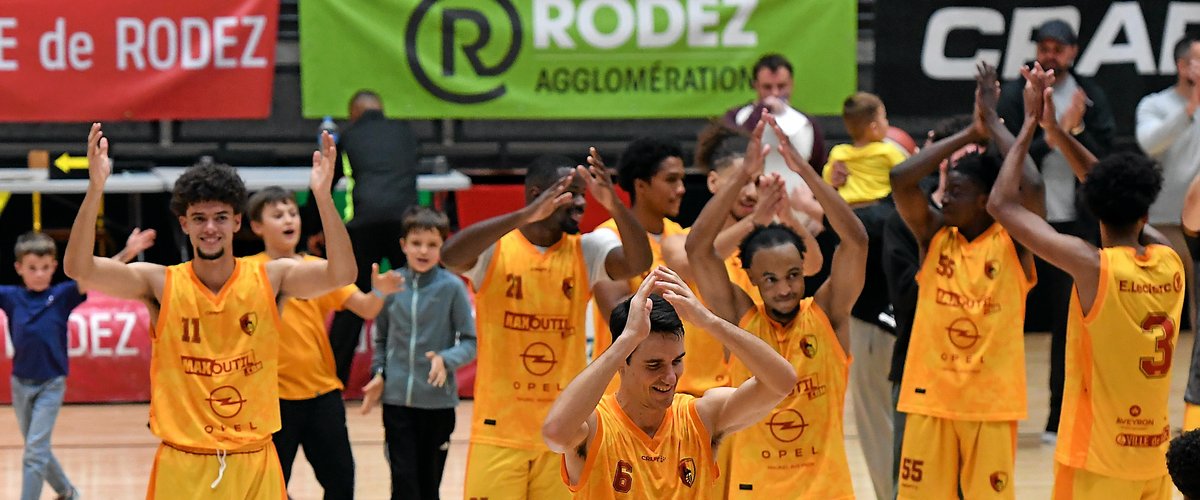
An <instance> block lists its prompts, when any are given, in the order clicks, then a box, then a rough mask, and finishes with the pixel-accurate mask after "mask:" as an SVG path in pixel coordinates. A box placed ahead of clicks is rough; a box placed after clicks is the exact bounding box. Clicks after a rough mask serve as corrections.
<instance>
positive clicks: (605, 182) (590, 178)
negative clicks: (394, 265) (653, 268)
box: [443, 148, 654, 309]
mask: <svg viewBox="0 0 1200 500" xmlns="http://www.w3.org/2000/svg"><path fill="white" fill-rule="evenodd" d="M588 152H589V153H591V154H589V155H588V157H587V161H588V167H587V168H584V167H583V165H580V166H578V167H576V171H577V173H578V175H579V176H580V177H583V180H584V181H586V182H587V188H588V191H589V192H590V193H592V196H593V197H595V198H596V201H598V202H600V205H601V206H603V207H604V209H605V210H608V213H609V214H611V215H612V218H613V221H614V222H616V223H617V232H619V233H620V234H621V246H620V247H617V248H615V249H613V250H612V251H611V252H609V253H608V256H607V257H605V259H604V269H605V270H606V271H608V277H609V278H611V279H614V280H623V279H629V278H632V277H634V276H637V275H639V274H642V273H644V272H646V270H647V269H650V264H651V263H652V262H653V261H654V254H653V253H651V251H650V240H649V239H648V237H647V236H646V228H644V227H642V224H641V223H640V222H638V220H637V217H634V216H633V212H630V211H629V208H628V207H626V206H625V204H624V203H621V199H620V198H618V197H617V192H616V191H615V190H614V189H613V183H612V174H610V173H609V171H608V168H607V167H605V166H604V160H603V159H602V158H600V153H599V152H597V151H596V148H590V149H589V150H588ZM443 255H444V253H443ZM610 309H611V308H610Z"/></svg>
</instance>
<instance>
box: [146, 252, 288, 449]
mask: <svg viewBox="0 0 1200 500" xmlns="http://www.w3.org/2000/svg"><path fill="white" fill-rule="evenodd" d="M281 331H282V326H281V325H280V321H279V312H278V311H277V310H276V305H275V292H274V290H272V288H271V282H270V280H268V279H267V271H266V264H264V263H261V262H260V263H254V262H249V261H247V260H246V259H237V260H236V264H235V266H234V269H233V274H232V275H230V276H229V280H228V281H226V282H225V286H224V287H222V288H221V291H220V293H217V294H214V293H212V291H211V290H209V289H208V287H206V286H204V284H203V283H201V282H200V279H199V278H198V277H196V273H195V272H194V271H193V269H192V263H191V262H185V263H183V264H179V265H175V266H171V267H168V268H167V269H166V277H165V279H164V283H163V293H162V307H161V309H160V310H159V313H158V322H157V323H156V324H155V328H154V332H155V334H154V336H153V348H152V355H151V358H150V386H151V396H150V430H151V431H152V432H154V435H156V436H158V437H159V438H161V439H162V440H163V441H166V442H169V443H172V444H176V445H180V446H185V447H191V448H201V449H224V450H236V449H238V448H242V447H246V446H251V445H256V444H261V443H262V442H263V441H269V440H270V439H271V433H273V432H275V431H277V430H279V381H278V379H277V376H276V375H277V373H278V356H279V335H280V332H281Z"/></svg>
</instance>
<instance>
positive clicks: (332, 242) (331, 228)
mask: <svg viewBox="0 0 1200 500" xmlns="http://www.w3.org/2000/svg"><path fill="white" fill-rule="evenodd" d="M321 141H322V147H321V151H318V152H314V153H313V167H312V175H311V179H310V181H309V182H310V187H311V188H312V190H313V193H314V197H315V198H314V201H315V203H316V204H317V208H318V210H319V212H320V215H321V221H322V223H323V224H324V227H325V237H326V240H325V241H326V248H327V250H328V254H329V260H327V261H300V260H295V259H279V260H273V261H270V262H258V263H254V262H251V261H249V260H246V259H240V258H235V257H234V256H233V235H234V234H235V233H236V232H237V230H238V229H239V228H240V227H241V222H242V209H243V205H244V204H245V201H246V188H245V185H244V184H243V183H242V179H241V178H240V177H238V174H237V172H236V171H234V170H233V168H231V167H229V166H226V165H212V164H204V165H198V166H195V167H192V168H190V169H188V170H187V171H186V172H184V174H183V175H182V176H180V177H179V180H177V181H176V182H175V188H174V190H173V191H172V194H171V211H172V212H174V213H175V215H176V216H177V217H178V220H179V226H180V229H182V230H183V233H184V234H186V235H187V236H188V239H189V242H190V243H191V245H192V250H193V252H194V253H195V255H196V258H195V259H193V260H191V261H188V262H184V263H182V264H179V265H175V266H170V267H165V266H161V265H157V264H150V263H144V262H136V263H132V264H124V263H121V262H118V261H116V260H112V259H106V258H100V257H95V256H93V255H92V250H93V248H94V246H95V240H96V229H95V228H96V215H97V212H98V211H99V208H100V201H101V199H102V198H103V195H104V184H105V181H106V180H107V179H108V176H109V173H110V172H111V171H112V163H111V162H110V161H109V160H108V138H106V137H104V136H103V132H101V130H100V124H99V123H96V124H93V125H92V129H91V132H90V133H89V134H88V175H89V182H88V190H87V194H86V195H85V196H84V199H83V203H82V205H81V207H80V210H79V214H78V215H77V216H76V218H75V223H74V225H73V226H72V227H71V237H70V239H69V240H68V242H67V251H66V258H65V264H66V265H65V270H66V272H67V275H68V276H70V277H72V278H74V279H76V280H79V281H82V282H86V283H89V284H92V288H94V289H96V290H99V291H101V292H103V293H106V294H109V295H112V296H115V297H121V298H125V299H130V300H139V301H141V302H142V303H144V304H145V305H146V307H147V308H148V309H149V311H150V318H151V322H152V324H153V325H154V326H153V328H152V329H151V342H152V343H153V346H152V347H153V349H152V350H151V353H152V359H151V361H150V385H151V394H150V431H151V432H153V433H154V434H155V435H156V436H158V437H159V438H161V439H162V444H160V445H159V447H158V453H157V454H156V455H155V457H154V468H153V469H152V471H151V473H150V484H149V487H148V491H147V493H146V497H147V498H159V497H161V498H213V497H218V498H256V499H257V498H277V499H283V498H286V497H287V492H286V491H285V487H284V481H283V472H282V470H281V469H280V465H279V457H278V455H277V454H276V451H275V447H274V445H273V444H272V442H271V433H273V432H275V431H277V430H279V428H280V417H279V382H278V379H277V375H278V366H279V354H278V353H279V335H280V332H281V331H282V325H281V322H280V318H279V311H278V309H277V308H276V303H277V301H283V300H284V299H286V298H288V297H298V298H303V299H307V298H315V297H319V296H321V295H323V294H325V293H328V292H330V291H332V290H334V289H337V288H339V287H342V286H345V285H348V284H350V283H352V282H353V281H354V277H355V275H356V273H357V271H358V270H357V266H356V265H355V261H354V250H353V249H352V248H351V245H350V237H349V235H347V233H346V228H345V226H343V225H342V221H341V219H340V218H339V217H338V213H337V208H336V207H334V205H333V198H332V196H331V195H330V194H329V193H330V183H331V182H332V179H333V165H334V158H335V157H336V155H337V151H336V148H335V147H334V145H333V138H332V137H330V135H329V134H328V133H325V134H322V137H321ZM227 366H232V367H236V369H232V370H231V371H226V370H225V369H220V368H218V367H227Z"/></svg>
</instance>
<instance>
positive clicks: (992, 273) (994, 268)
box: [983, 260, 1000, 280]
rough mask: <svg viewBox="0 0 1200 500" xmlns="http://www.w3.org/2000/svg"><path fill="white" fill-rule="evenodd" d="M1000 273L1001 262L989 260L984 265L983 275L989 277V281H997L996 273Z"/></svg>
mask: <svg viewBox="0 0 1200 500" xmlns="http://www.w3.org/2000/svg"><path fill="white" fill-rule="evenodd" d="M999 271H1000V261H998V260H989V261H987V264H984V265H983V274H985V275H987V277H988V279H990V280H994V279H996V273H997V272H999Z"/></svg>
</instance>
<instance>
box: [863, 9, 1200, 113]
mask: <svg viewBox="0 0 1200 500" xmlns="http://www.w3.org/2000/svg"><path fill="white" fill-rule="evenodd" d="M875 11H876V19H875V41H876V44H875V90H876V91H877V93H878V94H879V95H880V97H882V98H883V101H884V102H885V103H887V107H888V113H890V114H893V115H906V116H939V115H951V114H960V113H969V112H970V111H971V105H972V102H973V99H974V95H973V89H974V85H975V82H974V74H975V63H976V61H987V62H988V63H990V64H993V65H996V66H997V67H998V68H999V69H1000V75H1001V77H1002V78H1003V79H1004V80H1005V81H1007V80H1011V79H1015V78H1018V77H1019V76H1020V72H1019V68H1020V66H1021V65H1022V64H1025V63H1027V62H1029V61H1032V60H1033V59H1034V55H1035V51H1036V43H1035V42H1034V41H1033V35H1034V32H1035V31H1036V30H1037V28H1038V27H1039V26H1041V24H1042V23H1044V22H1046V21H1047V20H1050V19H1062V20H1064V21H1066V22H1067V23H1068V24H1070V25H1071V26H1074V27H1075V31H1076V33H1077V34H1078V37H1079V54H1078V56H1077V57H1076V60H1075V70H1076V71H1077V72H1078V73H1079V74H1080V75H1083V76H1085V77H1091V78H1093V79H1094V80H1095V81H1096V83H1098V84H1099V85H1100V87H1102V88H1103V89H1104V92H1105V93H1106V94H1107V96H1108V100H1109V103H1110V104H1111V105H1112V109H1113V115H1114V116H1115V117H1116V121H1117V132H1118V133H1119V134H1122V135H1129V134H1132V130H1133V126H1134V110H1135V109H1136V107H1137V103H1138V101H1139V100H1140V99H1141V98H1142V97H1143V96H1145V95H1147V94H1150V93H1152V92H1156V91H1159V90H1161V89H1163V88H1166V87H1168V86H1170V85H1172V84H1173V83H1174V82H1175V73H1176V71H1175V57H1174V55H1173V53H1172V52H1173V48H1174V45H1175V43H1176V42H1177V41H1179V40H1180V39H1181V38H1182V37H1183V35H1184V33H1185V32H1186V31H1187V30H1188V29H1189V28H1191V27H1194V26H1195V25H1197V24H1200V2H1114V1H1102V0H1075V1H1070V2H1068V1H1062V0H1057V1H1050V2H1047V1H1045V0H1038V1H1034V0H986V1H984V0H977V1H965V0H954V1H947V0H909V1H904V2H877V3H876V4H875Z"/></svg>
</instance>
